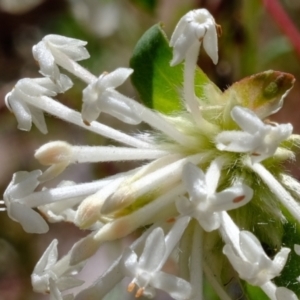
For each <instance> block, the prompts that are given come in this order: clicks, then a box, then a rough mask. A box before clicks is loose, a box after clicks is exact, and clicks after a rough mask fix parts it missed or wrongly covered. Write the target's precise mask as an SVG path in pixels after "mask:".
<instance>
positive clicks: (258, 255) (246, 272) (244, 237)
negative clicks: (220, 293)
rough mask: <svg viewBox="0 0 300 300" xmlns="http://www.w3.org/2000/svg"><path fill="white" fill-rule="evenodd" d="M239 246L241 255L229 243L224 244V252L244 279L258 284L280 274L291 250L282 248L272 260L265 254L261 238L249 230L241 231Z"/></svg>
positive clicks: (260, 284)
mask: <svg viewBox="0 0 300 300" xmlns="http://www.w3.org/2000/svg"><path fill="white" fill-rule="evenodd" d="M235 246H237V245H235ZM238 246H239V250H240V255H238V254H237V253H236V252H235V251H234V249H233V247H232V245H229V244H227V245H225V246H224V248H223V253H224V254H225V255H226V256H227V257H228V259H229V261H230V263H231V264H232V266H233V267H234V269H235V270H236V271H237V272H238V273H239V276H240V277H241V278H242V279H244V280H246V281H248V282H249V283H250V284H252V285H258V286H262V285H263V284H265V283H266V282H268V281H270V280H272V279H273V278H274V277H276V276H278V275H279V274H280V272H281V271H282V269H283V267H284V266H285V263H286V261H287V258H288V254H289V253H290V251H291V249H289V248H285V247H283V248H281V249H280V251H279V252H278V253H277V254H276V255H275V257H274V259H273V261H272V260H271V259H270V258H269V257H268V256H267V255H266V254H265V252H264V249H263V247H262V246H261V244H260V242H259V240H258V239H257V238H256V237H255V235H254V234H252V233H251V232H249V231H241V232H240V234H239V245H238Z"/></svg>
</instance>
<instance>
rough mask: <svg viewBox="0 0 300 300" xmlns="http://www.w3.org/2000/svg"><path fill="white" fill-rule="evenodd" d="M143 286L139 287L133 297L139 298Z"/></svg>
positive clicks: (142, 292)
mask: <svg viewBox="0 0 300 300" xmlns="http://www.w3.org/2000/svg"><path fill="white" fill-rule="evenodd" d="M144 290H145V289H144V288H139V289H138V290H137V292H136V294H135V298H140V297H141V296H143V294H144Z"/></svg>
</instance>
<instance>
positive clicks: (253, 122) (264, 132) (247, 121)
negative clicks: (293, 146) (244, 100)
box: [216, 106, 293, 163]
mask: <svg viewBox="0 0 300 300" xmlns="http://www.w3.org/2000/svg"><path fill="white" fill-rule="evenodd" d="M231 117H232V119H233V120H234V121H235V122H236V123H237V124H238V125H239V126H240V128H241V129H242V130H243V131H223V132H221V133H219V134H218V135H217V137H216V146H217V148H218V149H219V150H221V151H231V152H242V153H250V155H251V159H252V162H253V163H254V162H260V161H262V160H264V159H266V158H268V157H270V156H272V155H273V154H274V153H275V151H276V149H277V148H278V146H279V144H280V143H281V142H282V141H284V140H286V139H287V138H288V137H289V136H290V135H291V134H292V131H293V126H292V125H291V124H281V125H278V124H274V125H269V124H265V123H264V122H262V121H261V120H260V119H259V117H258V116H257V115H256V114H255V113H254V112H253V111H251V110H249V109H247V108H245V107H240V106H235V107H234V108H233V109H232V111H231Z"/></svg>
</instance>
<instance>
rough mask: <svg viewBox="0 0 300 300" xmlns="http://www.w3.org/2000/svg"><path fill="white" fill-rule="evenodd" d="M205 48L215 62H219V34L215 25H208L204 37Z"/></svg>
mask: <svg viewBox="0 0 300 300" xmlns="http://www.w3.org/2000/svg"><path fill="white" fill-rule="evenodd" d="M203 48H204V50H205V52H206V53H207V54H208V56H209V57H210V58H211V60H212V61H213V63H214V64H215V65H216V64H217V63H218V59H219V58H218V36H217V31H216V28H215V25H212V26H208V28H207V31H206V33H205V36H204V39H203Z"/></svg>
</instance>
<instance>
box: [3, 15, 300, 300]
mask: <svg viewBox="0 0 300 300" xmlns="http://www.w3.org/2000/svg"><path fill="white" fill-rule="evenodd" d="M218 32H219V26H218V25H217V24H216V23H215V20H214V18H213V17H212V16H211V14H210V13H209V12H208V11H207V10H205V9H199V10H194V11H191V12H189V13H187V14H186V15H185V16H184V17H182V19H181V20H180V21H179V23H178V25H177V27H176V29H175V31H174V33H173V35H172V37H171V40H170V47H172V48H173V59H172V61H171V63H170V64H171V67H175V66H176V65H178V64H181V63H182V61H184V64H183V68H184V70H183V83H182V84H183V94H182V107H183V108H182V111H180V112H176V113H174V114H169V115H167V114H164V113H161V112H159V111H156V110H152V109H151V108H148V107H146V106H144V105H142V104H140V103H138V102H136V101H134V100H132V99H130V98H128V97H126V96H125V95H123V94H121V93H120V92H118V91H117V90H116V88H117V87H118V86H120V85H121V84H122V83H123V82H124V81H125V80H126V79H127V78H128V77H129V76H130V75H131V74H132V73H133V72H134V70H132V69H129V68H119V69H116V70H115V71H112V72H110V73H106V72H104V73H102V74H101V75H100V76H99V77H95V76H94V75H92V74H91V73H90V72H89V71H87V70H86V69H84V68H83V67H81V66H80V65H79V64H78V63H77V61H80V60H82V59H86V58H88V57H89V54H88V52H87V50H86V49H85V47H84V46H85V44H86V43H85V42H83V41H79V40H76V39H72V38H67V37H63V36H57V35H48V36H46V37H44V39H43V40H42V41H41V42H39V43H38V44H37V45H36V46H34V47H33V56H34V58H35V59H36V60H37V61H38V63H39V66H40V73H41V74H42V75H43V76H44V77H43V78H37V79H29V78H26V79H22V80H20V81H19V82H18V83H17V84H16V85H15V87H14V89H13V90H12V91H11V92H10V93H9V94H8V95H7V97H6V104H7V106H8V108H9V109H10V110H11V111H12V112H13V113H14V115H15V116H16V119H17V122H18V127H19V129H21V130H30V129H31V126H32V123H34V124H35V125H36V127H37V128H38V129H39V130H40V131H41V132H42V133H47V126H46V122H45V119H44V113H48V114H51V115H53V116H56V117H58V118H61V119H63V120H65V121H67V122H70V123H73V124H75V125H77V126H80V127H82V128H84V129H86V130H89V131H92V132H94V133H96V134H99V135H102V136H105V137H107V138H108V139H111V140H114V141H116V142H118V143H119V144H120V145H119V146H79V145H71V144H69V143H67V142H64V141H52V142H49V143H47V144H45V145H43V146H41V147H40V148H39V149H37V150H36V153H35V158H36V159H37V160H38V161H39V162H40V163H41V164H42V165H45V166H48V168H47V169H46V170H45V171H43V172H42V171H40V170H35V171H32V172H18V173H16V174H14V175H13V179H12V181H11V183H10V184H9V186H8V187H7V189H6V191H5V193H4V202H5V205H6V207H7V212H8V214H9V216H10V217H11V218H12V219H13V220H14V221H16V222H19V223H20V224H21V225H22V226H23V228H24V230H25V231H27V232H29V233H45V232H47V231H48V224H47V222H46V221H45V220H44V218H43V217H45V218H47V220H48V222H61V221H68V222H72V223H74V224H75V225H76V226H78V227H79V228H82V229H88V230H90V234H88V235H87V236H86V237H84V238H83V239H81V240H79V241H78V242H77V243H76V244H75V245H74V246H73V247H72V249H71V250H70V251H69V252H68V253H67V254H66V255H65V256H64V257H63V258H61V259H58V254H57V243H58V242H57V240H54V241H53V242H52V243H51V244H50V245H49V247H48V249H47V250H46V251H45V253H44V255H43V256H42V258H41V259H40V261H39V262H38V263H37V265H36V267H35V269H34V271H33V274H32V285H33V288H34V290H35V291H37V292H42V293H50V295H51V299H56V300H58V299H59V300H60V299H76V300H80V299H82V300H83V299H102V297H104V296H105V295H107V294H108V293H109V292H110V291H111V290H113V288H114V287H115V286H116V285H118V284H119V282H120V281H121V280H122V279H123V278H124V277H128V278H130V283H129V285H128V288H127V291H128V292H133V291H134V293H135V296H136V297H140V296H142V295H145V296H148V297H150V298H151V297H154V295H155V292H156V290H157V289H161V290H163V291H165V292H166V293H168V294H169V295H170V296H171V297H172V298H174V299H178V300H179V299H203V278H204V277H205V278H206V279H207V281H208V283H209V284H211V285H212V286H213V288H214V290H215V291H216V293H217V294H218V295H219V297H220V298H221V299H231V297H230V292H229V290H228V289H227V288H226V278H224V276H223V275H224V274H222V272H224V268H225V266H226V268H227V274H232V276H233V277H234V278H239V279H238V280H233V282H235V284H236V286H235V289H239V287H240V288H242V287H241V286H242V285H241V284H240V283H239V282H241V281H242V282H243V284H244V286H245V285H246V286H247V285H254V286H258V287H260V288H261V289H262V290H263V291H264V293H265V294H266V295H267V296H268V297H269V298H270V299H274V300H276V299H277V300H281V299H297V297H296V295H295V294H294V292H293V291H291V290H289V289H288V288H287V287H285V286H278V285H277V284H275V282H277V281H276V277H278V276H279V277H280V274H281V272H282V270H283V269H284V267H285V265H286V262H287V260H288V258H289V253H290V252H291V251H293V250H292V249H291V247H290V246H289V247H283V246H282V242H281V240H282V235H283V234H282V232H283V230H284V229H283V226H284V224H285V223H286V222H288V219H291V218H292V219H293V220H295V222H300V205H299V202H297V201H296V200H297V198H298V199H299V198H300V192H299V191H300V184H299V183H298V182H297V181H296V180H294V179H292V178H291V177H290V176H288V175H286V174H284V173H283V171H282V167H281V164H282V162H283V161H285V160H287V159H293V158H294V152H293V151H294V150H295V145H296V144H297V143H299V141H300V137H299V136H297V135H293V134H292V130H293V127H292V125H291V124H276V123H270V122H268V121H266V120H265V118H266V117H268V116H269V115H271V114H273V113H274V112H276V111H278V110H279V109H280V108H281V106H282V104H283V98H284V97H285V95H286V94H287V92H288V91H289V90H290V88H291V87H292V85H293V82H294V79H293V77H292V76H291V75H289V74H284V73H280V72H274V71H269V72H265V73H262V74H259V75H257V76H256V77H255V78H254V80H256V81H259V80H260V81H261V82H263V84H262V86H263V85H267V87H259V88H260V89H264V88H265V89H268V93H269V94H271V95H272V97H271V99H269V98H270V97H269V98H268V100H264V99H263V98H262V97H263V96H261V94H265V93H266V90H259V91H258V92H257V91H255V92H253V93H252V91H251V88H252V89H257V86H255V87H252V86H251V80H252V79H253V78H251V77H250V79H248V81H247V80H246V82H242V83H236V84H234V85H233V86H232V87H231V88H229V89H228V90H226V91H225V92H223V93H222V92H221V91H219V90H218V89H217V87H215V86H214V85H213V84H212V83H211V82H209V81H206V82H205V83H203V90H202V91H203V93H202V95H198V94H197V92H196V90H195V78H196V76H197V72H198V69H197V65H196V63H197V58H198V53H199V50H200V47H201V45H202V44H203V48H204V50H205V51H206V52H207V54H208V55H209V57H210V58H211V59H212V60H213V62H214V63H215V64H216V63H217V61H218V46H217V43H218ZM171 67H170V68H171ZM62 69H65V70H67V71H69V72H70V73H72V74H73V75H75V76H76V77H78V78H79V79H81V80H82V81H84V82H85V83H86V84H87V86H86V88H85V89H84V90H83V96H82V99H83V104H82V111H81V113H80V112H77V111H74V110H72V109H70V108H68V107H66V106H65V105H63V104H61V103H59V102H58V101H56V100H54V99H53V97H55V96H56V95H57V94H58V93H64V92H66V91H67V90H68V89H69V88H71V86H72V84H73V83H72V81H71V79H70V78H69V77H68V76H66V75H65V74H62V73H61V70H62ZM279 81H280V84H279ZM270 82H271V83H272V84H273V85H272V86H274V84H275V85H276V84H277V88H276V89H275V91H274V90H271V91H270V87H269V85H268V83H270ZM265 83H266V84H265ZM260 92H261V94H259V93H260ZM255 93H257V94H258V96H257V99H253V94H255ZM102 112H105V113H107V114H110V115H111V116H113V117H115V118H117V119H119V120H120V121H122V122H124V123H127V124H131V125H137V124H139V123H141V122H145V123H147V124H148V125H150V127H152V129H153V130H152V131H150V132H149V131H147V132H145V133H143V132H142V133H137V134H135V135H129V134H126V133H124V132H122V131H120V130H117V129H114V128H112V127H110V126H107V125H104V124H102V123H101V113H102ZM98 120H99V121H98ZM128 160H131V161H141V162H143V164H141V165H140V166H139V167H136V168H135V169H132V170H130V171H126V172H123V173H119V174H117V175H114V176H110V177H107V178H104V179H101V180H95V181H93V182H87V183H75V182H70V181H63V182H61V183H60V184H59V185H58V186H57V187H56V188H47V187H46V186H47V182H48V181H50V180H51V179H53V178H55V177H56V176H57V175H58V174H60V173H62V172H63V171H64V170H65V169H66V168H67V167H68V166H69V165H70V164H75V163H86V162H93V163H96V162H97V163H101V162H105V161H128ZM40 184H43V185H44V187H43V189H41V190H39V191H35V190H36V188H37V187H38V186H39V185H40ZM295 199H296V200H295ZM36 209H37V210H38V211H40V212H41V214H39V213H38V212H37V211H36ZM42 216H43V217H42ZM261 216H262V217H263V218H264V220H265V222H266V224H267V227H265V228H264V229H262V228H260V227H259V226H258V223H259V222H260V220H261ZM141 227H143V228H147V229H145V230H144V232H143V233H142V234H141V235H140V236H139V237H138V238H137V239H136V240H135V241H134V242H133V243H132V244H131V245H130V246H129V247H128V248H126V249H124V251H123V253H122V254H121V256H120V257H119V258H118V259H117V260H115V261H113V262H112V263H111V266H110V267H109V269H108V270H106V271H105V272H104V274H102V275H100V276H99V278H98V279H97V280H96V282H94V283H93V284H92V285H91V286H89V287H87V288H85V289H82V290H81V291H80V292H79V293H78V294H76V295H74V294H72V293H71V294H70V293H68V292H67V293H65V292H64V291H65V290H67V289H70V288H72V287H75V286H80V285H81V284H82V281H81V280H79V279H77V278H76V274H77V273H78V272H80V270H81V269H82V267H83V265H84V262H85V261H86V260H88V259H89V258H90V257H91V256H92V255H93V254H94V253H95V252H96V251H97V250H98V249H99V247H101V245H102V244H103V243H105V242H107V241H114V240H117V239H125V238H126V237H127V236H128V235H129V234H130V233H132V232H134V231H135V230H137V229H139V228H141ZM216 233H218V234H216ZM262 241H263V243H264V245H265V244H267V245H268V246H269V248H272V249H276V250H274V255H272V256H269V255H268V254H267V253H266V252H265V250H264V249H265V248H264V246H263V244H262ZM224 255H225V256H224ZM170 257H172V258H173V259H174V260H175V261H176V262H178V274H176V275H174V274H169V273H166V272H165V271H164V269H163V267H164V265H165V263H166V261H167V260H168V259H170ZM226 257H227V259H225V258H226ZM298 275H300V274H298ZM225 277H226V276H225ZM227 279H228V278H227ZM295 279H296V278H295ZM124 292H125V291H124Z"/></svg>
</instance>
